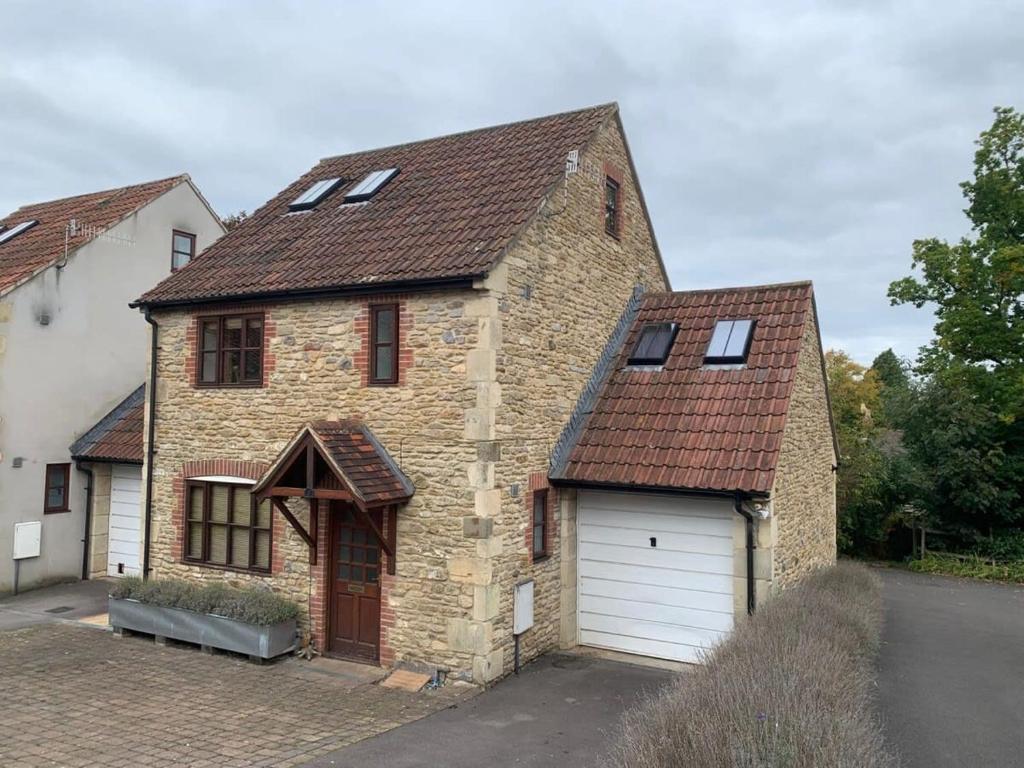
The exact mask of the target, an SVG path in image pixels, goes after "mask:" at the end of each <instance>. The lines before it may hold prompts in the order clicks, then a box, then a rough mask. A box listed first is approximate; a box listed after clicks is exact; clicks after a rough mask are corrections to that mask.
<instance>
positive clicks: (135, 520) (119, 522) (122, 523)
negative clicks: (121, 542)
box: [110, 513, 140, 533]
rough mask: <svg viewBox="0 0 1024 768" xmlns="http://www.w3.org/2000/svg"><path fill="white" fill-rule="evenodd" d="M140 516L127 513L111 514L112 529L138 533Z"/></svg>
mask: <svg viewBox="0 0 1024 768" xmlns="http://www.w3.org/2000/svg"><path fill="white" fill-rule="evenodd" d="M139 522H140V521H139V516H138V515H134V516H133V515H125V514H113V513H112V514H111V515H110V530H112V531H113V530H117V531H124V532H125V533H133V532H134V533H138V531H139Z"/></svg>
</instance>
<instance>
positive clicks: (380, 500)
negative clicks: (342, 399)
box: [253, 419, 415, 507]
mask: <svg viewBox="0 0 1024 768" xmlns="http://www.w3.org/2000/svg"><path fill="white" fill-rule="evenodd" d="M307 436H308V437H311V438H312V439H313V441H314V443H315V445H316V449H317V450H318V451H319V452H320V453H321V454H322V455H323V457H324V459H325V460H326V461H327V462H328V464H329V465H330V467H331V471H332V472H333V473H334V474H335V475H336V476H337V479H338V480H340V481H341V482H342V483H343V484H344V486H345V487H346V488H347V489H348V490H349V491H351V492H352V494H353V496H354V497H355V501H356V503H358V504H361V505H362V506H363V507H379V506H384V505H387V504H393V503H397V502H400V501H407V500H408V499H410V498H411V497H412V495H413V493H414V492H415V489H414V488H413V485H412V483H411V482H410V480H409V478H408V477H406V476H405V474H404V473H403V472H402V470H401V469H400V468H399V466H398V464H397V463H396V462H395V460H394V459H393V458H392V457H391V455H390V454H389V453H388V452H387V450H386V449H385V448H384V446H383V445H381V443H380V442H379V441H378V440H377V438H376V436H375V435H374V434H373V432H372V431H371V430H370V428H369V427H368V426H366V425H365V424H363V423H362V422H360V421H356V420H352V419H348V420H344V421H314V422H312V423H310V424H307V425H306V426H304V427H303V428H302V429H300V430H299V431H298V433H297V434H296V435H295V437H293V438H292V440H291V441H290V442H289V444H288V446H287V447H285V449H284V450H282V451H281V453H280V454H279V455H278V458H277V460H276V461H275V462H274V463H273V464H272V465H271V467H270V468H269V469H268V470H267V471H266V473H264V475H263V477H262V478H261V479H260V480H259V481H258V482H257V483H256V485H255V487H254V489H253V491H254V492H255V493H258V492H260V491H262V490H265V488H266V487H267V486H268V485H269V484H270V483H271V481H273V480H274V478H276V477H279V476H280V475H281V473H282V472H286V471H287V470H288V469H289V465H290V464H291V462H292V461H293V460H294V452H295V450H296V448H297V447H298V446H301V445H302V443H303V441H304V440H305V439H306V438H307Z"/></svg>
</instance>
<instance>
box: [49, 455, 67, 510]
mask: <svg viewBox="0 0 1024 768" xmlns="http://www.w3.org/2000/svg"><path fill="white" fill-rule="evenodd" d="M70 484H71V465H70V464H47V465H46V491H45V495H44V496H43V512H44V513H45V514H47V515H48V514H50V513H51V512H67V511H68V510H69V509H70V507H69V506H68V486H69V485H70Z"/></svg>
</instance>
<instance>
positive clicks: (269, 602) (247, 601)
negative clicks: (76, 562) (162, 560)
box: [110, 576, 299, 626]
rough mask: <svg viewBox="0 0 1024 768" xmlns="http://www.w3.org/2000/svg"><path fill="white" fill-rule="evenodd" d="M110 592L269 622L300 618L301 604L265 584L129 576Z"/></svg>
mask: <svg viewBox="0 0 1024 768" xmlns="http://www.w3.org/2000/svg"><path fill="white" fill-rule="evenodd" d="M110 596H111V597H113V598H117V599H122V600H124V599H130V600H138V601H139V602H140V603H147V604H149V605H159V606H161V607H164V608H182V609H184V610H187V611H194V612H196V613H208V614H213V615H215V616H223V617H224V618H227V619H235V620H236V621H244V622H245V623H247V624H257V625H260V626H266V625H268V624H278V623H280V622H282V621H288V620H289V619H294V618H297V617H298V615H299V606H298V605H297V604H296V603H294V602H292V601H291V600H288V599H286V598H284V597H281V596H280V595H278V594H275V593H274V592H271V591H270V590H269V589H266V588H265V587H258V586H257V587H246V588H245V589H236V588H234V587H229V586H228V585H226V584H223V583H220V582H215V583H213V584H209V585H206V586H203V587H200V586H198V585H195V584H192V583H190V582H187V581H176V580H172V579H159V580H157V579H151V580H148V581H143V580H142V579H139V578H136V577H130V576H129V577H126V578H123V579H120V580H118V581H117V582H116V583H115V584H113V585H112V586H111V589H110Z"/></svg>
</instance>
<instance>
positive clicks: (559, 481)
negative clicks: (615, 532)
mask: <svg viewBox="0 0 1024 768" xmlns="http://www.w3.org/2000/svg"><path fill="white" fill-rule="evenodd" d="M548 479H549V480H550V481H551V484H552V485H557V486H558V487H559V488H577V489H579V490H584V491H620V492H622V493H650V494H662V495H666V496H705V497H709V498H721V499H735V498H736V494H737V493H738V494H740V495H741V496H743V498H745V499H768V498H770V497H771V494H770V493H768V492H763V491H745V490H742V489H739V488H736V489H733V490H722V489H717V488H682V487H677V486H664V485H628V484H623V483H598V482H593V481H585V480H566V479H564V478H556V477H549V478H548Z"/></svg>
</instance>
